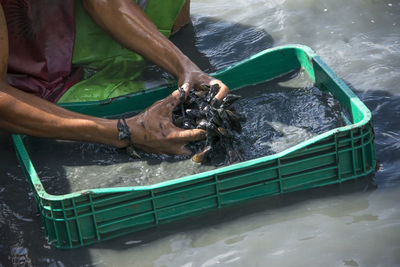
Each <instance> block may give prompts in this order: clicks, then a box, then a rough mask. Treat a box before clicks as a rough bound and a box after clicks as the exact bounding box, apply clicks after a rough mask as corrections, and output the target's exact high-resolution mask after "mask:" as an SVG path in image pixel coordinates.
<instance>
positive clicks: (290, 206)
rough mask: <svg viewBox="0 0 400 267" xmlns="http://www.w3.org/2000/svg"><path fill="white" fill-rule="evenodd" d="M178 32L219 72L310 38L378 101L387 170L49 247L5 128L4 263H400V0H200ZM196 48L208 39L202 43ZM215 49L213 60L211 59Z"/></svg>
mask: <svg viewBox="0 0 400 267" xmlns="http://www.w3.org/2000/svg"><path fill="white" fill-rule="evenodd" d="M192 14H193V17H192V20H193V28H191V29H190V27H189V28H187V29H185V30H186V31H184V32H183V35H181V36H176V37H175V41H176V42H178V43H179V44H180V45H181V44H182V43H185V44H186V46H185V47H182V49H183V50H185V51H186V52H187V53H191V55H193V57H194V58H195V59H196V62H197V63H198V64H199V65H200V66H202V68H203V69H206V70H209V71H214V70H215V69H220V68H222V67H224V66H226V65H229V64H231V63H233V62H236V61H239V60H241V59H243V58H245V57H247V56H248V55H251V54H253V53H255V52H258V51H260V50H263V49H264V48H267V47H270V46H275V45H282V44H286V43H301V44H306V45H309V46H311V47H312V48H313V49H314V50H316V52H317V53H318V54H319V55H320V56H321V57H322V59H323V60H324V61H325V62H326V63H327V64H328V65H329V66H330V67H331V68H332V69H333V70H334V71H335V72H336V73H337V74H338V75H339V76H340V77H341V78H343V79H344V80H345V81H346V82H347V83H348V84H349V85H351V86H352V87H353V89H354V91H355V92H356V93H357V94H358V96H359V97H360V98H361V99H362V100H363V101H364V102H365V103H366V104H367V106H368V107H369V108H370V109H371V111H372V112H373V117H374V125H375V133H376V140H375V142H376V149H377V158H378V160H379V161H380V163H381V168H380V169H379V171H378V172H376V173H375V174H374V175H372V176H370V177H366V178H363V179H358V180H356V181H352V182H348V183H344V184H342V185H338V186H330V187H324V188H319V189H314V190H308V191H303V192H297V193H293V194H287V195H283V196H280V197H276V198H273V199H267V200H259V201H256V202H252V203H250V204H246V205H242V206H236V207H235V208H231V209H227V210H224V211H219V212H215V213H212V214H209V215H208V216H203V217H197V218H193V219H191V220H185V221H182V222H179V223H174V224H170V225H165V226H161V227H159V228H156V229H151V230H148V231H145V232H141V233H136V234H132V235H128V236H125V237H122V238H118V239H115V240H111V241H107V242H103V243H101V244H97V245H94V246H91V247H89V248H83V249H77V250H73V251H63V250H56V249H52V248H49V247H48V245H47V243H46V241H45V239H44V238H43V233H42V232H41V231H39V230H38V229H40V219H39V218H38V217H37V216H36V212H35V207H34V204H32V203H33V199H32V196H31V193H30V189H29V187H28V185H27V183H26V182H25V180H24V177H23V174H22V172H21V170H20V169H18V167H17V165H16V164H17V163H16V159H15V157H14V156H13V151H12V147H11V145H10V144H9V137H8V136H7V135H2V136H1V143H0V144H1V147H2V149H1V152H0V153H1V162H0V166H1V174H2V179H1V180H0V209H1V210H0V227H1V228H0V232H1V235H0V262H1V263H2V264H3V265H5V266H7V265H10V262H11V261H14V262H16V261H21V262H22V261H24V260H25V261H30V262H32V264H34V265H35V266H217V265H218V266H243V265H247V266H265V265H270V266H399V265H400V257H399V255H400V208H399V204H398V203H399V200H400V199H399V198H400V197H399V196H400V174H399V172H398V170H399V168H400V146H399V144H400V142H399V141H400V123H399V121H400V93H399V92H400V90H399V84H400V28H399V24H400V3H399V1H386V0H384V1H376V0H354V1H344V0H337V1H329V0H322V1H314V0H307V1H298V0H277V1H267V0H252V1H240V0H229V1H228V0H220V1H208V0H193V1H192ZM193 47H197V48H198V50H199V51H200V52H199V51H198V50H196V49H192V48H193ZM208 59H209V60H208Z"/></svg>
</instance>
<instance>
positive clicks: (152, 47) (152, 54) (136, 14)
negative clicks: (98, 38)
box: [83, 0, 228, 100]
mask: <svg viewBox="0 0 400 267" xmlns="http://www.w3.org/2000/svg"><path fill="white" fill-rule="evenodd" d="M83 4H84V7H85V9H86V11H87V12H88V13H89V15H90V16H91V17H92V19H93V20H94V21H95V22H96V23H97V24H98V25H99V26H100V27H101V28H103V29H104V30H105V31H107V32H108V33H109V34H110V35H111V36H113V38H114V39H115V40H116V41H118V42H119V43H120V44H122V45H123V46H125V47H126V48H128V49H130V50H132V51H135V52H137V53H139V54H140V55H142V56H144V57H145V58H147V59H148V60H150V61H152V62H154V63H155V64H157V65H159V66H160V67H162V68H164V69H165V70H166V71H168V72H170V73H172V74H173V75H175V77H177V79H178V84H179V85H183V84H185V83H187V84H188V85H189V87H190V88H191V87H193V86H198V85H200V84H202V83H207V84H210V85H211V84H214V83H218V84H219V85H220V88H221V89H220V92H219V93H218V95H217V98H218V99H219V100H221V99H222V98H223V97H224V96H226V94H227V93H228V88H227V87H226V86H225V85H224V84H223V83H222V82H221V81H219V80H216V79H214V78H212V77H210V76H209V75H207V74H206V73H204V72H203V71H201V70H200V69H199V68H198V67H197V66H196V65H195V64H194V63H193V62H192V61H191V60H190V59H189V58H188V57H186V56H185V55H184V54H183V53H182V52H181V51H180V50H179V49H178V48H177V47H176V46H175V45H174V44H173V43H172V42H171V41H170V40H168V39H167V38H165V36H164V35H162V34H161V33H160V32H159V31H158V29H157V27H156V26H155V25H154V24H153V23H152V22H151V21H150V20H149V19H148V17H147V16H146V14H145V13H144V12H143V11H142V9H141V8H140V7H139V6H138V5H137V4H136V3H135V2H134V1H132V0H84V1H83Z"/></svg>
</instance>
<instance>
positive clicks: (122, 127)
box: [117, 117, 131, 144]
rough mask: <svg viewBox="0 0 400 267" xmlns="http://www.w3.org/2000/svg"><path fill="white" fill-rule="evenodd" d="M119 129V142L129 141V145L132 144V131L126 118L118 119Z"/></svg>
mask: <svg viewBox="0 0 400 267" xmlns="http://www.w3.org/2000/svg"><path fill="white" fill-rule="evenodd" d="M117 129H118V136H119V140H125V139H128V141H129V144H131V131H130V130H129V126H128V124H127V123H126V120H125V118H124V117H122V118H119V119H118V122H117Z"/></svg>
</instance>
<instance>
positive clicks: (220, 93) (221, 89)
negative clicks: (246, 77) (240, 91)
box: [210, 80, 229, 102]
mask: <svg viewBox="0 0 400 267" xmlns="http://www.w3.org/2000/svg"><path fill="white" fill-rule="evenodd" d="M213 84H218V85H219V91H218V93H217V95H216V96H215V98H216V99H218V100H219V101H221V102H222V99H224V97H225V96H226V95H227V94H228V93H229V88H228V87H227V86H226V85H225V84H224V83H223V82H221V81H219V80H212V81H211V82H210V85H213Z"/></svg>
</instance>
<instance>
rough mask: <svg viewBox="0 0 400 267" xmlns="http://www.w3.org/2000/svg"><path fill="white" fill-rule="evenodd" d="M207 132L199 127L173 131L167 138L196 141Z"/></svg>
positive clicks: (202, 137) (204, 136) (201, 138)
mask: <svg viewBox="0 0 400 267" xmlns="http://www.w3.org/2000/svg"><path fill="white" fill-rule="evenodd" d="M206 135H207V132H206V131H204V130H201V129H190V130H182V129H179V130H178V131H174V132H173V133H171V135H169V136H168V138H169V139H173V140H179V141H184V142H190V141H198V140H203V139H205V138H206Z"/></svg>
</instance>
